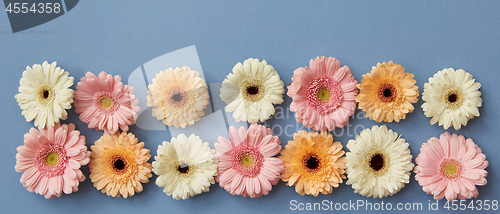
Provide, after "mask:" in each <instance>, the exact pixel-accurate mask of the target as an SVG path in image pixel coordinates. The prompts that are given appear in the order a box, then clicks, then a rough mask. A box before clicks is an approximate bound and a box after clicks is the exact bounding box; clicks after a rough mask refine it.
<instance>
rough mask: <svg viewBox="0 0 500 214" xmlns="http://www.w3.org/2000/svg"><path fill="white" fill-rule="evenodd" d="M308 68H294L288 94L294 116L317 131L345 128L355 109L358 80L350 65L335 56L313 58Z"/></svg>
mask: <svg viewBox="0 0 500 214" xmlns="http://www.w3.org/2000/svg"><path fill="white" fill-rule="evenodd" d="M309 66H311V68H308V67H304V68H298V69H296V70H295V71H294V75H293V77H292V83H291V84H290V85H289V86H288V92H287V94H288V96H290V97H291V98H292V103H291V104H290V111H292V112H296V113H295V119H296V120H297V122H299V123H302V124H303V125H304V126H305V127H307V128H313V129H314V130H316V131H325V130H326V129H328V130H330V131H332V130H333V129H334V128H335V127H339V128H342V127H343V126H344V125H345V124H347V121H348V120H349V117H350V116H351V115H352V114H353V113H354V111H355V110H356V96H357V95H358V89H357V88H356V84H357V83H358V82H357V81H356V79H354V77H353V76H352V74H351V70H350V69H349V67H347V66H345V65H344V66H343V67H340V62H339V61H338V60H337V59H335V58H332V57H329V58H327V57H316V59H311V61H310V62H309Z"/></svg>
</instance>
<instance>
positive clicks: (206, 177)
mask: <svg viewBox="0 0 500 214" xmlns="http://www.w3.org/2000/svg"><path fill="white" fill-rule="evenodd" d="M170 141H171V142H167V141H163V145H159V146H158V155H157V156H155V161H153V172H154V173H155V174H156V175H158V178H157V179H156V185H158V186H159V187H163V192H165V193H166V194H167V195H168V196H170V195H172V197H173V198H174V199H176V200H179V199H181V198H182V199H188V198H189V197H193V196H195V195H198V194H201V193H203V192H207V191H208V190H209V187H210V185H212V184H214V183H215V178H214V177H215V176H216V175H217V158H216V157H215V156H214V155H213V153H214V150H211V149H210V147H209V146H208V143H207V142H205V143H203V142H202V141H201V139H200V137H198V136H196V135H194V134H192V135H191V136H189V138H188V137H186V135H184V134H180V135H179V136H177V138H172V140H170Z"/></svg>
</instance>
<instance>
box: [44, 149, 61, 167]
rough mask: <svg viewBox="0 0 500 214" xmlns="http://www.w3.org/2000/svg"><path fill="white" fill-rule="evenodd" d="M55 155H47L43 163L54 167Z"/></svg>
mask: <svg viewBox="0 0 500 214" xmlns="http://www.w3.org/2000/svg"><path fill="white" fill-rule="evenodd" d="M57 160H58V158H57V153H55V152H51V153H49V154H48V155H47V157H45V161H46V162H47V164H49V165H51V166H54V165H56V164H57Z"/></svg>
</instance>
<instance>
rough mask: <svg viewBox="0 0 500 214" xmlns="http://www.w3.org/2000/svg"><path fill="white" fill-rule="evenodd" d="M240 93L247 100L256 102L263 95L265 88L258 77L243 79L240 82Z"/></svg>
mask: <svg viewBox="0 0 500 214" xmlns="http://www.w3.org/2000/svg"><path fill="white" fill-rule="evenodd" d="M240 94H242V95H243V98H244V99H245V100H247V101H250V102H257V101H259V100H260V99H262V97H264V94H265V88H264V87H263V86H262V81H260V80H258V79H249V80H243V81H242V83H240Z"/></svg>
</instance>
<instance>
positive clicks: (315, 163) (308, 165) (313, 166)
mask: <svg viewBox="0 0 500 214" xmlns="http://www.w3.org/2000/svg"><path fill="white" fill-rule="evenodd" d="M302 165H303V166H304V168H305V169H306V170H307V171H308V172H310V173H314V172H317V171H319V170H320V169H321V159H320V158H319V157H318V156H317V155H315V154H307V155H305V156H304V157H303V158H302Z"/></svg>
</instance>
